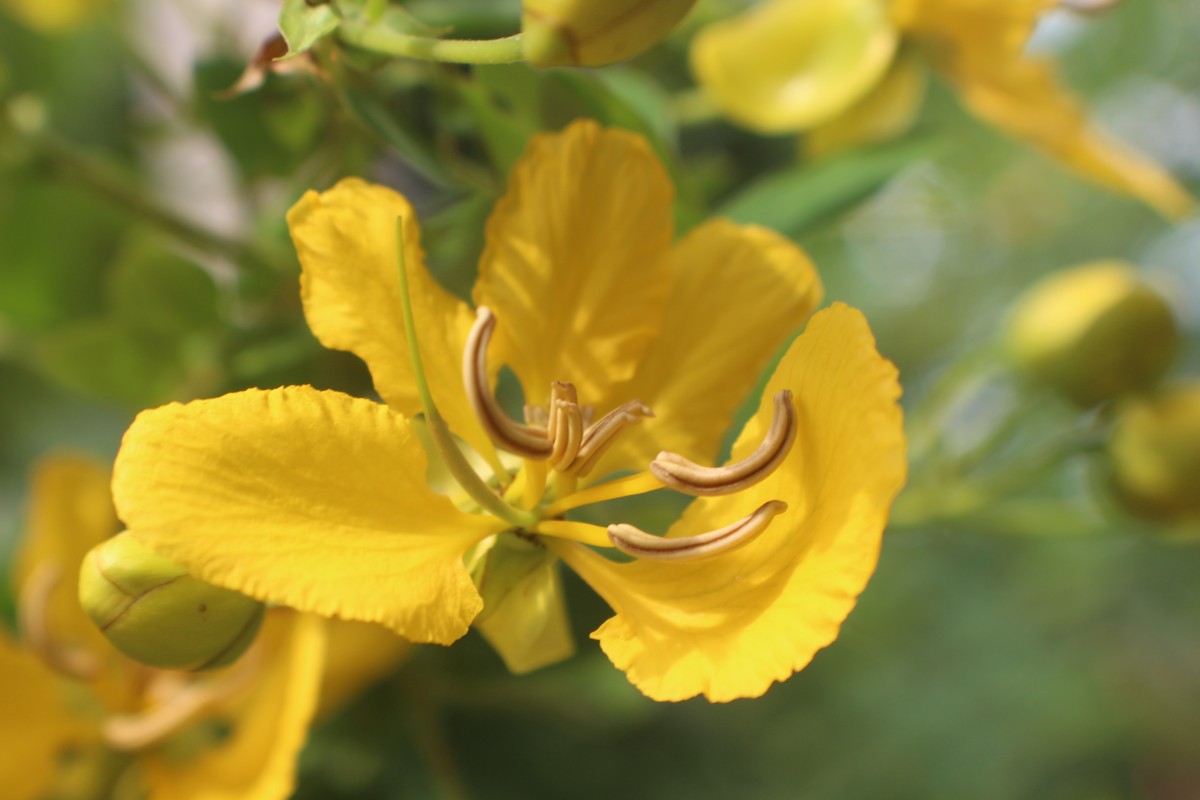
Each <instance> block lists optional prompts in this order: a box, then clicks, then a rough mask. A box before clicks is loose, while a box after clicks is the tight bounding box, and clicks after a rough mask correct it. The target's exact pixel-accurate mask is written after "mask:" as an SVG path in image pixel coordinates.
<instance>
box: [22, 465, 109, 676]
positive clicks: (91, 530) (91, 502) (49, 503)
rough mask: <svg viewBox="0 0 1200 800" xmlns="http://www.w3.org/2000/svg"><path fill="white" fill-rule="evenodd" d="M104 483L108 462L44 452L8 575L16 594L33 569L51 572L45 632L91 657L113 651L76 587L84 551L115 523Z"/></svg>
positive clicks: (34, 478)
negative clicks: (81, 603)
mask: <svg viewBox="0 0 1200 800" xmlns="http://www.w3.org/2000/svg"><path fill="white" fill-rule="evenodd" d="M109 483H110V474H109V469H108V467H107V466H105V465H102V464H100V463H98V462H96V461H94V460H92V459H90V458H87V457H84V456H78V455H65V454H63V455H54V456H48V457H46V458H43V459H42V460H41V461H40V462H39V463H38V464H37V466H36V467H35V469H34V472H33V476H32V486H31V490H30V496H29V513H28V519H27V522H26V535H25V540H24V542H23V543H22V545H21V549H20V550H19V552H18V553H17V557H16V569H15V573H14V575H13V578H14V581H13V585H14V587H15V588H16V590H17V592H18V594H19V593H20V592H21V591H22V590H23V589H24V588H26V587H27V586H28V585H29V580H30V578H31V577H32V576H33V575H34V573H35V571H37V570H50V571H51V572H52V574H53V575H54V576H55V583H54V584H53V589H51V591H50V594H49V598H48V601H49V602H48V605H47V606H46V611H45V619H44V620H43V622H44V624H45V626H46V628H47V633H48V634H49V636H50V637H51V638H52V639H53V642H54V644H55V645H56V646H61V647H63V648H65V649H68V650H78V651H81V652H82V653H83V654H86V655H87V656H89V657H90V658H91V659H93V660H95V659H104V658H106V657H108V656H110V655H112V646H111V645H109V643H108V642H107V641H106V640H105V639H104V637H103V635H101V633H100V632H99V631H98V630H97V629H96V626H95V625H94V624H92V621H91V620H90V619H88V617H87V616H86V615H85V614H84V613H83V610H82V609H81V608H80V607H79V599H78V591H77V588H76V587H77V584H78V575H79V567H80V565H81V564H82V563H83V559H84V556H85V555H87V552H88V551H89V550H91V549H92V547H94V546H95V545H97V544H99V543H100V542H102V541H104V540H105V539H107V538H108V537H110V536H112V535H113V534H115V533H116V532H117V531H118V529H119V528H120V525H119V523H118V521H117V513H116V510H115V509H114V508H113V501H112V492H111V490H110V487H109ZM97 663H99V661H97Z"/></svg>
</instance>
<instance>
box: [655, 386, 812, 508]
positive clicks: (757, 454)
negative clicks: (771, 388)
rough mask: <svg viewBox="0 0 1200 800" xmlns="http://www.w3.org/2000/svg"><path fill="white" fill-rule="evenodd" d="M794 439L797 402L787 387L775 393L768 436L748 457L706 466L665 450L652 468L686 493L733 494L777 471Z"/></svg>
mask: <svg viewBox="0 0 1200 800" xmlns="http://www.w3.org/2000/svg"><path fill="white" fill-rule="evenodd" d="M795 440H796V406H795V405H794V404H793V403H792V393H791V392H790V391H788V390H787V389H784V390H783V391H781V392H779V393H778V394H776V395H775V411H774V415H773V416H772V418H771V427H770V428H769V429H768V430H767V435H766V437H764V438H763V440H762V443H761V444H759V446H758V448H757V449H756V450H755V451H754V452H753V453H751V454H750V455H748V456H747V457H746V458H743V459H742V460H741V461H735V462H734V463H732V464H726V465H725V466H723V467H703V466H701V465H699V464H697V463H695V462H693V461H689V460H688V459H686V458H684V457H683V456H681V455H678V454H676V453H670V452H667V451H665V450H664V451H663V452H661V453H659V454H658V456H657V457H656V458H655V459H654V461H652V462H651V463H650V472H651V473H652V474H653V475H654V477H656V478H658V479H659V480H660V481H662V482H663V484H665V485H666V486H669V487H670V488H672V489H675V490H676V491H680V492H683V493H685V494H690V495H695V496H711V495H720V494H733V493H734V492H740V491H741V490H742V489H745V488H747V487H748V486H753V485H754V484H756V483H758V482H759V481H761V480H762V479H763V478H765V477H767V476H768V475H770V474H771V473H772V472H774V471H775V470H776V468H777V467H778V466H779V465H780V464H781V463H783V459H784V458H786V457H787V454H788V451H790V450H791V449H792V443H793V442H794V441H795Z"/></svg>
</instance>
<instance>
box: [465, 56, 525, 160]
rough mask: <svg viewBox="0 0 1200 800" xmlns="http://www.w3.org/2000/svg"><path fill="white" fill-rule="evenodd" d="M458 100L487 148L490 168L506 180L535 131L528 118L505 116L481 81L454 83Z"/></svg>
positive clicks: (515, 115)
mask: <svg viewBox="0 0 1200 800" xmlns="http://www.w3.org/2000/svg"><path fill="white" fill-rule="evenodd" d="M456 85H457V88H458V96H459V99H461V100H462V102H463V105H464V106H465V107H466V110H467V113H468V114H470V115H471V117H472V122H473V123H474V125H473V128H474V129H475V131H476V132H477V133H478V134H479V136H480V138H481V139H482V140H483V145H484V147H485V148H487V151H488V156H489V158H490V159H491V162H492V166H493V167H494V168H495V170H496V172H497V173H498V174H499V175H501V176H507V175H508V173H509V171H511V170H512V167H513V164H515V163H516V161H517V159H518V158H520V157H521V154H522V153H524V152H525V146H526V144H527V143H528V141H529V137H530V136H531V135H533V134H534V133H535V132H536V131H537V122H536V120H535V119H534V118H532V117H531V116H524V117H522V116H520V115H518V114H516V113H512V112H511V111H510V112H509V113H506V112H505V111H504V110H502V108H501V107H500V104H499V103H497V102H496V98H495V97H493V96H492V95H491V93H490V92H489V91H488V87H487V86H486V85H485V84H484V83H483V82H481V81H474V80H462V81H458V82H457V84H456Z"/></svg>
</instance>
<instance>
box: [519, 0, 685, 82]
mask: <svg viewBox="0 0 1200 800" xmlns="http://www.w3.org/2000/svg"><path fill="white" fill-rule="evenodd" d="M695 4H696V0H525V3H524V4H523V5H522V24H521V34H522V35H521V41H522V47H523V48H524V50H525V59H526V60H527V61H528V62H529V63H530V64H533V65H534V66H535V67H559V66H574V67H598V66H601V65H603V64H611V63H613V62H614V61H623V60H624V59H627V58H632V57H633V56H635V55H637V54H638V53H640V52H642V51H643V50H645V49H647V48H648V47H650V46H651V45H652V44H654V43H655V42H657V41H659V40H660V39H662V38H663V37H665V36H666V35H667V34H668V33H670V32H671V29H672V28H674V27H675V26H676V25H677V24H679V21H680V20H681V19H683V17H684V15H685V14H687V12H688V11H690V10H691V8H692V6H693V5H695Z"/></svg>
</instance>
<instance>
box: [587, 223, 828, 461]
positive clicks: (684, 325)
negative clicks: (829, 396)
mask: <svg viewBox="0 0 1200 800" xmlns="http://www.w3.org/2000/svg"><path fill="white" fill-rule="evenodd" d="M669 263H670V265H671V276H672V280H671V292H670V299H669V301H668V303H667V309H666V314H665V316H664V318H663V323H662V329H661V331H660V332H659V335H658V337H657V338H656V339H655V340H654V342H653V344H652V345H651V346H650V349H649V351H648V352H647V353H646V355H645V357H644V358H643V359H642V360H641V363H640V365H639V367H638V372H637V376H636V377H635V379H634V381H633V383H632V384H631V385H630V386H629V388H628V390H627V391H628V398H629V399H636V400H640V401H642V402H643V403H646V404H647V405H649V406H650V407H651V408H652V409H653V410H654V414H655V416H654V418H653V419H648V420H646V421H645V422H643V423H642V424H641V425H637V426H633V427H630V428H629V429H627V430H626V431H624V432H623V433H622V435H621V439H620V440H618V442H617V444H616V445H615V446H614V448H613V450H612V451H610V455H609V456H608V458H606V460H605V461H603V462H601V467H600V468H598V469H597V470H596V471H595V473H594V474H595V475H596V477H598V478H599V477H603V475H604V474H605V473H606V472H609V471H611V470H614V469H620V468H627V469H645V468H646V466H647V464H649V462H650V461H651V460H652V459H653V458H654V456H655V455H657V454H658V452H659V451H660V450H670V451H672V452H676V453H679V454H681V455H683V456H685V457H687V458H690V459H693V460H700V461H704V462H706V463H712V460H713V459H714V458H716V456H717V449H718V447H719V446H720V443H721V439H722V437H723V436H724V433H725V431H726V430H728V428H729V423H730V420H731V418H732V416H733V412H734V411H735V410H736V409H737V408H738V406H740V405H741V403H742V402H743V401H744V400H745V399H746V397H747V396H748V395H749V393H750V391H751V390H752V389H753V388H754V386H755V384H756V383H757V381H758V380H759V376H760V374H761V373H762V371H763V369H764V368H765V367H766V366H767V363H768V361H769V360H770V358H771V357H772V356H774V355H775V354H776V353H777V352H778V350H779V348H780V347H781V346H782V345H783V344H784V342H786V341H787V338H788V337H789V336H790V335H792V334H794V333H795V332H796V331H797V330H799V329H800V328H801V327H802V326H803V325H804V322H805V321H806V320H807V319H808V316H809V314H811V313H812V311H813V309H814V308H815V307H816V305H817V303H818V302H819V301H820V299H821V281H820V278H819V277H818V276H817V272H816V270H815V269H814V267H813V264H812V261H811V260H809V258H808V256H807V255H806V254H805V253H804V251H803V250H801V249H800V248H799V247H797V246H796V245H795V244H794V243H792V242H791V241H789V240H788V239H786V238H784V237H783V236H780V235H779V234H777V233H775V232H774V231H771V230H768V229H766V228H760V227H757V226H752V225H737V224H734V223H732V222H729V221H728V220H720V219H718V220H713V221H711V222H707V223H705V224H704V225H701V226H700V227H698V228H696V229H694V230H693V231H691V232H690V233H689V234H688V235H687V236H685V237H684V238H683V239H682V240H680V241H679V242H678V243H677V244H676V245H675V247H674V248H673V249H672V251H671V256H670V261H669Z"/></svg>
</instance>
